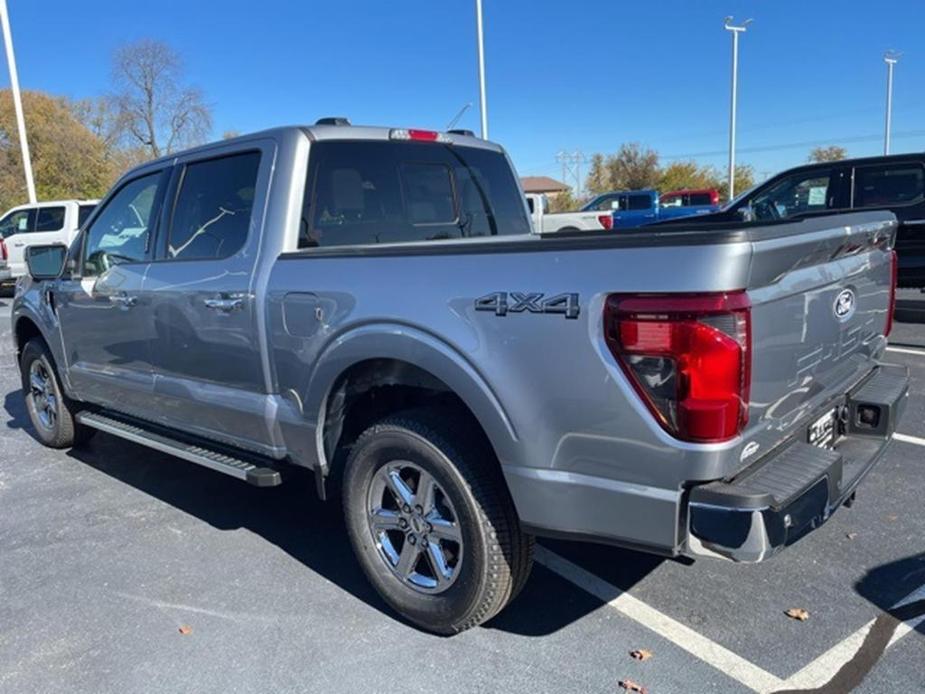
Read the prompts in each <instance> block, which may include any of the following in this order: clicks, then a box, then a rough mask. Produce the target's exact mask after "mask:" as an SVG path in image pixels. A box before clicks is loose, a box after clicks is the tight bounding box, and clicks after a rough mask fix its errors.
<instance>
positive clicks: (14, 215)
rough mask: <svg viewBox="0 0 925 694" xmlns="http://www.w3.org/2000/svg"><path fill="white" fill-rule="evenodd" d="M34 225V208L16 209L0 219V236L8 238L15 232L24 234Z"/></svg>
mask: <svg viewBox="0 0 925 694" xmlns="http://www.w3.org/2000/svg"><path fill="white" fill-rule="evenodd" d="M34 227H35V209H34V208H33V209H27V210H16V211H15V212H10V213H9V214H8V215H7V216H6V217H4V218H3V219H0V237H2V238H5V239H8V238H9V237H10V236H13V235H15V234H25V233H28V232H30V231H32V229H33V228H34Z"/></svg>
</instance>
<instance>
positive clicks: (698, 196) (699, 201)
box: [688, 193, 713, 207]
mask: <svg viewBox="0 0 925 694" xmlns="http://www.w3.org/2000/svg"><path fill="white" fill-rule="evenodd" d="M688 204H689V205H690V206H691V207H694V206H696V205H712V204H713V198H712V197H711V196H710V194H709V193H691V195H690V203H688Z"/></svg>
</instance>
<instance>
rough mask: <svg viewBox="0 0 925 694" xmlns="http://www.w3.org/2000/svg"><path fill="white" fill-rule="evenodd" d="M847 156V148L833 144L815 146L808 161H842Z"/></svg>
mask: <svg viewBox="0 0 925 694" xmlns="http://www.w3.org/2000/svg"><path fill="white" fill-rule="evenodd" d="M847 158H848V150H847V149H845V148H844V147H839V146H838V145H832V146H831V147H814V148H813V149H812V150H811V151H810V153H809V159H808V161H809V162H810V163H821V162H825V161H841V160H842V159H847Z"/></svg>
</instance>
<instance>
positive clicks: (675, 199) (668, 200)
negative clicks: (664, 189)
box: [659, 195, 684, 207]
mask: <svg viewBox="0 0 925 694" xmlns="http://www.w3.org/2000/svg"><path fill="white" fill-rule="evenodd" d="M683 202H684V201H683V199H682V198H681V196H680V195H668V196H665V197H663V198H662V199H661V200H660V201H659V204H660V205H661V206H662V207H681V204H682V203H683Z"/></svg>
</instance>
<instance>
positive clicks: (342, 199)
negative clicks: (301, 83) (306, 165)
mask: <svg viewBox="0 0 925 694" xmlns="http://www.w3.org/2000/svg"><path fill="white" fill-rule="evenodd" d="M310 166H311V170H310V172H309V185H308V187H307V189H306V196H305V203H304V206H303V215H302V229H301V232H300V234H299V247H301V248H310V247H315V246H343V245H355V244H372V243H398V242H403V241H429V240H439V239H450V238H467V237H472V236H495V235H507V234H528V233H530V223H529V221H528V219H527V216H526V215H525V213H524V204H523V195H522V194H521V192H520V188H519V186H518V184H517V180H516V179H515V178H514V175H513V172H512V171H511V167H510V166H509V165H508V163H507V159H506V158H505V157H504V155H503V154H501V153H499V152H492V151H488V150H484V149H481V148H476V147H459V146H455V145H443V144H437V143H415V142H373V141H366V142H363V141H353V142H318V143H315V144H313V145H312V156H311V164H310Z"/></svg>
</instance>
